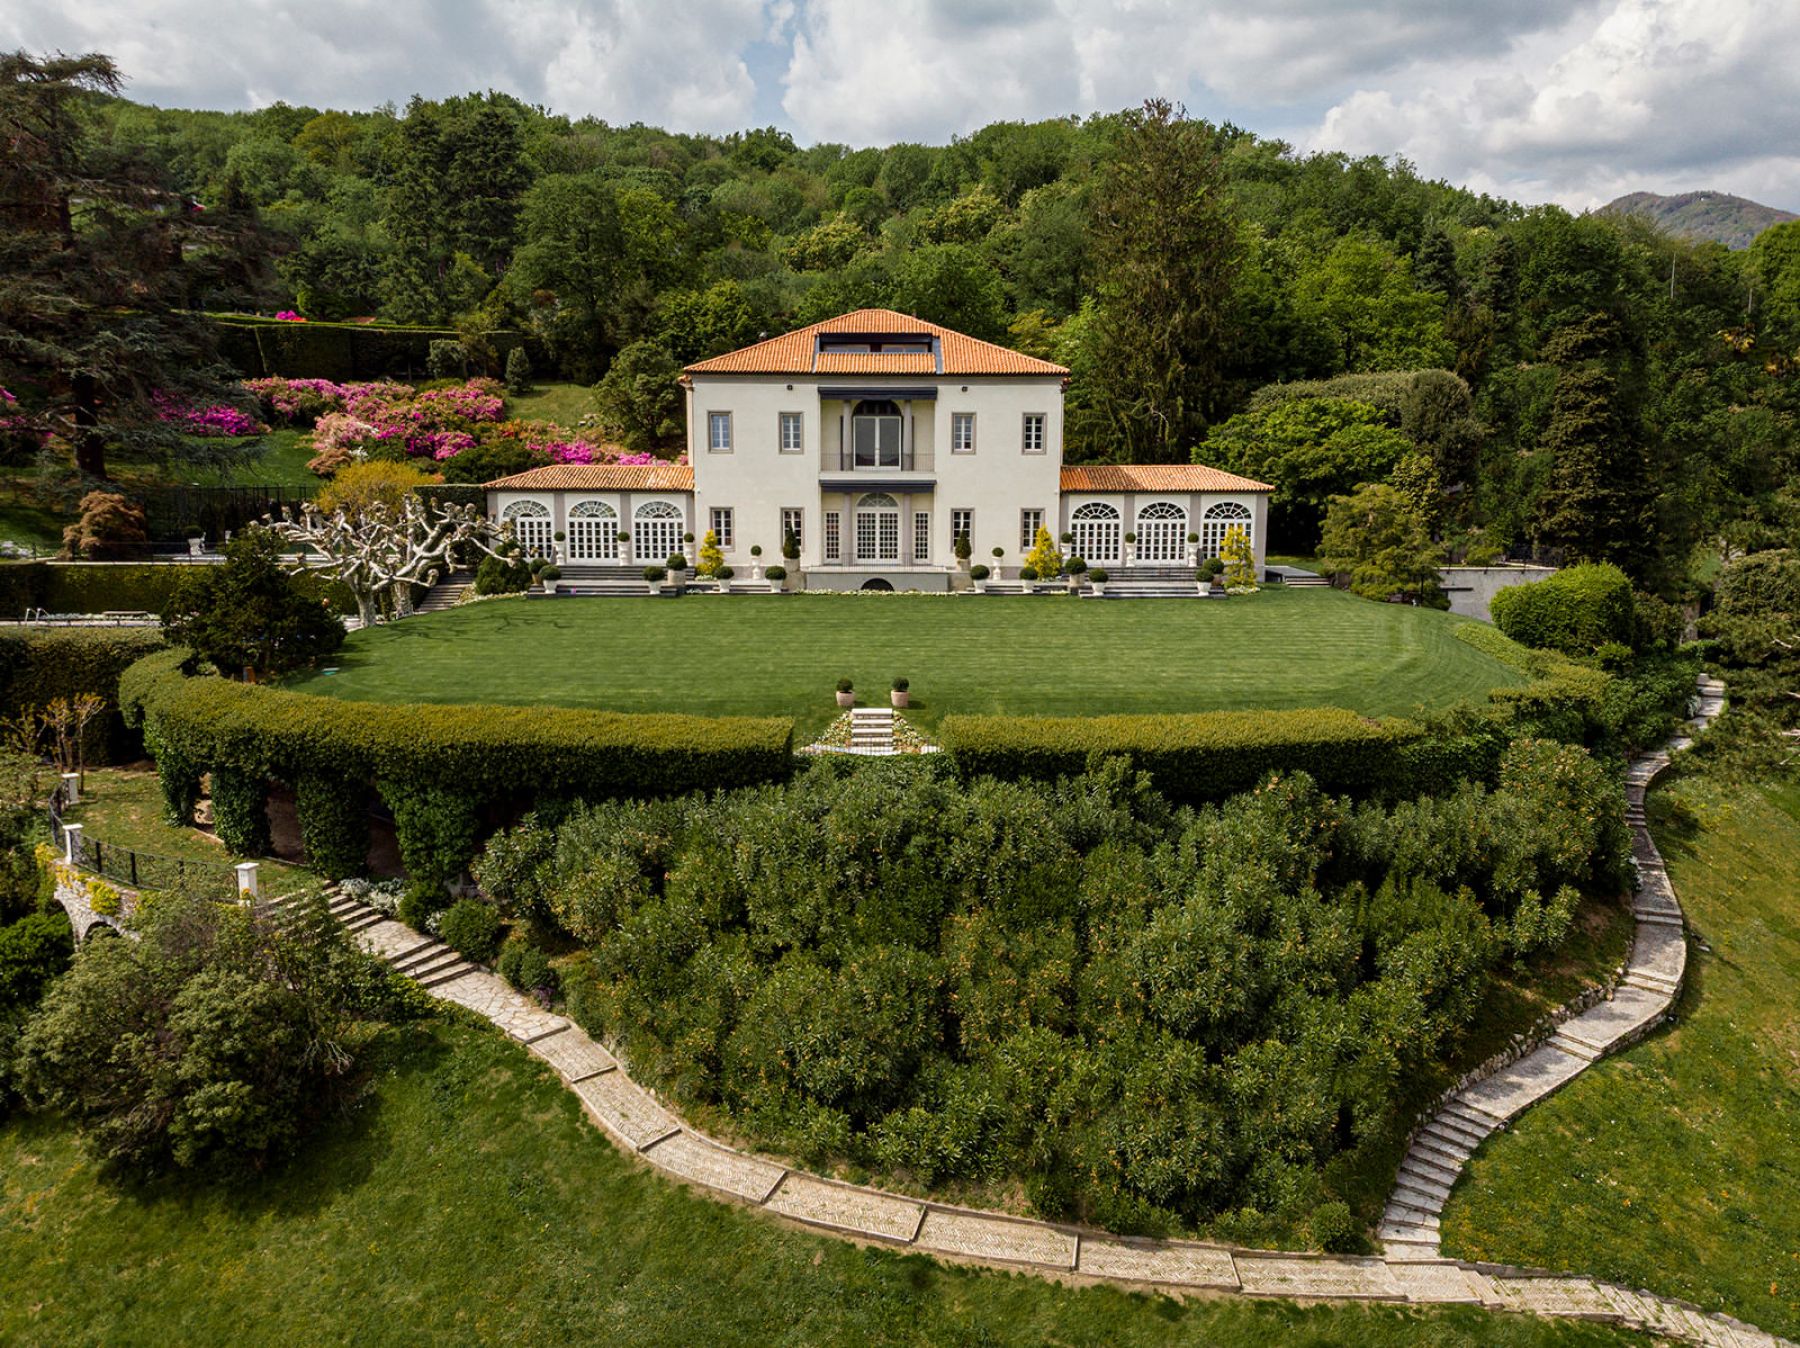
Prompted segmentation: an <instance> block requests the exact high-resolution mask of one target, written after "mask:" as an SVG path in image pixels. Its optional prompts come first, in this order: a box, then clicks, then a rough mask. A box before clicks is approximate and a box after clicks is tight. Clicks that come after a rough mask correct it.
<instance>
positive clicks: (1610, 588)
mask: <svg viewBox="0 0 1800 1348" xmlns="http://www.w3.org/2000/svg"><path fill="white" fill-rule="evenodd" d="M1633 611H1634V605H1633V601H1632V595H1631V580H1630V578H1629V577H1628V576H1627V575H1626V574H1625V573H1624V572H1623V571H1621V570H1619V568H1618V567H1616V566H1612V565H1610V564H1606V563H1601V564H1597V565H1596V564H1589V565H1583V566H1570V567H1565V568H1563V569H1562V570H1561V571H1558V572H1557V573H1556V574H1555V575H1553V576H1546V577H1545V578H1544V579H1543V580H1537V581H1532V582H1530V583H1529V584H1526V585H1512V586H1509V587H1507V588H1506V589H1504V590H1501V591H1500V592H1499V593H1498V594H1496V595H1495V596H1494V597H1493V598H1492V599H1491V600H1489V601H1488V612H1489V613H1490V614H1492V615H1493V618H1494V626H1496V627H1498V628H1499V629H1500V630H1501V631H1502V632H1504V633H1506V635H1507V636H1509V637H1511V638H1512V639H1513V640H1514V641H1517V642H1520V643H1522V644H1523V645H1526V646H1530V647H1533V648H1534V649H1537V650H1553V651H1563V652H1565V653H1566V654H1569V655H1591V654H1592V653H1593V652H1594V651H1595V650H1597V649H1598V648H1599V647H1601V646H1604V645H1606V644H1608V643H1609V642H1617V643H1618V644H1620V645H1626V646H1629V645H1630V644H1631V641H1632V634H1633V622H1632V616H1633Z"/></svg>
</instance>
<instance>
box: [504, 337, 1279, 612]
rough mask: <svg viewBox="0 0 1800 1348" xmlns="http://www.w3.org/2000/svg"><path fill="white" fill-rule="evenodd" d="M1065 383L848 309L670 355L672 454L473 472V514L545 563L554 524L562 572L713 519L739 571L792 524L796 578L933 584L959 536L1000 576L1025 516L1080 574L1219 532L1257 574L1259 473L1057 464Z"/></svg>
mask: <svg viewBox="0 0 1800 1348" xmlns="http://www.w3.org/2000/svg"><path fill="white" fill-rule="evenodd" d="M1068 375H1069V372H1068V370H1066V369H1065V368H1063V367H1062V366H1060V365H1056V364H1053V363H1052V362H1050V361H1046V360H1039V359H1037V358H1036V357H1033V356H1027V355H1024V354H1022V353H1020V352H1017V351H1011V350H1008V349H1007V348H1006V347H1003V346H997V345H995V344H994V343H992V342H983V341H978V340H976V339H975V338H973V337H968V336H965V335H964V334H962V333H959V332H953V331H951V330H950V329H949V328H945V327H941V326H939V325H938V324H936V323H927V322H925V321H924V320H922V319H918V318H913V317H910V316H908V315H906V314H901V313H896V312H894V311H893V310H891V309H859V310H857V311H856V312H855V313H850V314H845V315H843V316H842V317H839V318H834V319H829V320H827V321H826V322H823V323H815V324H813V325H811V326H810V327H805V328H800V329H797V330H796V331H794V332H789V333H785V334H783V335H782V336H779V337H773V338H770V339H769V340H767V341H762V342H758V343H756V344H755V345H754V346H747V347H744V348H743V349H742V350H739V351H731V352H728V353H726V354H725V355H722V356H715V357H713V358H712V359H710V360H703V361H699V362H697V363H696V364H693V365H690V366H688V367H687V369H686V370H685V372H684V374H683V378H682V383H683V386H684V388H685V390H686V395H687V425H688V466H680V465H650V466H644V467H628V466H623V465H601V464H594V465H574V464H569V465H554V466H551V467H546V468H534V469H531V470H530V471H528V472H524V473H518V474H515V475H513V476H511V477H505V478H501V479H499V480H498V481H494V482H490V483H488V484H487V492H488V509H489V513H490V514H491V515H492V516H493V517H494V518H496V519H507V520H511V521H512V522H513V526H514V531H515V535H516V537H518V539H519V540H520V541H521V542H522V543H523V544H524V545H525V546H526V547H527V548H528V549H533V550H536V551H539V552H542V553H544V554H546V555H549V554H550V553H551V552H552V550H553V546H554V545H553V539H554V537H555V535H556V534H558V533H562V534H563V535H564V538H565V541H564V542H563V543H562V545H561V546H560V548H559V549H557V550H558V551H560V552H561V554H562V557H563V561H564V572H565V574H566V575H571V576H574V575H579V574H581V573H582V571H583V570H585V569H592V570H593V571H595V572H599V571H601V570H604V569H609V568H610V569H618V570H624V569H625V568H639V567H642V566H644V565H646V564H648V563H656V562H661V561H662V560H663V559H664V558H666V557H668V556H669V554H671V553H674V552H680V551H683V550H684V545H683V535H685V534H689V533H691V534H693V535H694V537H695V538H696V539H699V538H703V537H704V536H705V534H706V532H707V531H708V530H711V531H712V532H714V533H716V534H717V535H718V538H719V544H720V547H721V548H722V549H723V550H724V553H725V556H726V559H727V560H728V561H729V562H730V563H731V565H732V566H733V567H734V568H736V569H738V570H739V571H740V573H741V572H742V571H743V570H744V568H746V567H747V566H748V564H749V562H750V559H751V554H750V549H751V547H752V546H760V547H761V548H762V561H763V562H765V563H770V562H775V561H779V560H780V559H781V544H782V540H783V538H784V537H786V536H787V535H789V534H792V535H793V537H794V538H796V539H798V540H799V544H800V561H799V569H800V572H801V574H802V575H803V577H804V583H805V586H806V588H808V589H831V590H849V589H864V588H873V589H887V588H890V587H891V588H893V589H904V590H946V589H949V588H950V586H951V578H952V576H953V575H954V574H955V573H956V571H957V560H956V556H955V551H954V540H955V539H956V537H957V536H958V535H961V534H967V535H968V538H969V541H970V545H971V553H972V558H971V560H972V561H974V562H980V563H985V564H987V565H988V566H990V567H995V568H996V570H997V572H998V573H1001V574H1005V575H1008V576H1013V575H1016V574H1017V572H1018V568H1019V567H1020V566H1021V565H1023V563H1024V559H1025V553H1026V552H1027V551H1028V550H1029V549H1030V547H1031V545H1032V541H1033V539H1034V538H1035V536H1036V534H1037V530H1038V529H1039V528H1040V527H1043V528H1047V529H1048V530H1049V531H1050V533H1051V536H1052V537H1055V538H1060V537H1061V535H1062V534H1064V533H1068V534H1071V535H1073V539H1074V541H1073V543H1072V544H1071V545H1069V546H1068V547H1066V548H1065V552H1072V553H1074V554H1075V555H1078V556H1080V557H1082V558H1084V559H1085V560H1086V561H1087V562H1088V564H1089V565H1090V566H1098V567H1105V568H1108V569H1112V570H1115V572H1119V571H1122V572H1123V574H1132V573H1134V572H1137V573H1142V574H1145V575H1150V574H1155V573H1156V571H1157V570H1158V569H1162V570H1164V571H1165V572H1166V573H1167V574H1171V575H1173V574H1174V573H1175V571H1176V569H1178V568H1187V567H1191V566H1193V565H1194V563H1195V560H1196V559H1197V558H1205V557H1213V556H1217V555H1218V553H1219V548H1220V545H1221V544H1222V543H1223V541H1224V538H1225V533H1226V531H1227V530H1228V529H1229V528H1231V527H1232V526H1233V525H1237V526H1241V527H1242V528H1244V529H1245V530H1246V531H1247V532H1248V534H1249V536H1250V541H1251V545H1252V547H1253V548H1254V550H1255V553H1256V564H1257V569H1258V571H1259V572H1260V571H1261V570H1262V567H1263V561H1264V546H1265V543H1264V539H1265V534H1266V532H1267V520H1268V502H1269V493H1270V491H1271V488H1270V487H1269V485H1268V484H1266V483H1262V482H1255V481H1252V480H1251V479H1249V478H1245V477H1239V476H1237V475H1235V474H1232V473H1227V472H1223V471H1221V470H1220V469H1217V468H1208V467H1205V466H1203V465H1200V464H1107V465H1088V466H1079V467H1064V466H1063V462H1062V448H1063V442H1062V429H1063V391H1064V388H1065V387H1066V385H1067V382H1068ZM1127 534H1132V535H1135V539H1136V541H1135V544H1133V543H1128V542H1127V541H1126V537H1125V536H1126V535H1127ZM1189 535H1195V536H1197V539H1198V541H1197V542H1196V543H1193V544H1190V543H1189V542H1188V538H1189ZM996 548H999V549H1001V550H1002V555H1001V558H1000V560H999V562H998V564H996V561H995V558H994V555H993V554H994V550H995V549H996ZM690 555H691V553H690Z"/></svg>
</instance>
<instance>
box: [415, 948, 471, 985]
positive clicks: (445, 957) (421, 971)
mask: <svg viewBox="0 0 1800 1348" xmlns="http://www.w3.org/2000/svg"><path fill="white" fill-rule="evenodd" d="M464 962H465V961H464V960H463V957H462V956H461V955H459V954H457V953H456V952H455V951H454V950H451V949H448V948H446V949H445V950H444V953H443V954H441V955H435V956H433V957H432V958H431V959H428V960H422V961H420V962H419V963H418V964H415V965H413V966H412V968H410V969H408V970H406V971H405V972H406V976H407V977H408V978H416V979H419V980H421V981H423V980H425V979H428V978H432V977H434V976H436V975H437V974H441V973H443V972H444V971H445V970H446V969H452V968H455V967H456V966H457V965H459V964H462V963H464Z"/></svg>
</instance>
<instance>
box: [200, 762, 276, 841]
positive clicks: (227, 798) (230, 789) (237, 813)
mask: <svg viewBox="0 0 1800 1348" xmlns="http://www.w3.org/2000/svg"><path fill="white" fill-rule="evenodd" d="M212 807H213V832H214V833H216V834H218V836H219V841H220V842H222V843H224V844H225V848H226V850H227V851H229V852H230V853H231V854H232V855H233V856H237V857H261V856H267V855H268V854H269V779H268V777H267V776H265V775H264V774H263V773H260V772H253V771H252V772H246V771H244V770H242V769H241V768H233V767H226V766H223V765H220V766H216V767H214V768H213V769H212Z"/></svg>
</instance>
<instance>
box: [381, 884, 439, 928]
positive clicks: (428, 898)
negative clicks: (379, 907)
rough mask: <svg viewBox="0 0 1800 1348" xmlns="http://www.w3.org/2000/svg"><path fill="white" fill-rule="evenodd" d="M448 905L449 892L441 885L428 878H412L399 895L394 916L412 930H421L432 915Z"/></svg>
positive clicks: (425, 926) (426, 925)
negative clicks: (403, 891) (404, 890)
mask: <svg viewBox="0 0 1800 1348" xmlns="http://www.w3.org/2000/svg"><path fill="white" fill-rule="evenodd" d="M449 906H450V892H449V891H448V890H446V889H445V888H444V887H443V886H442V885H440V884H436V883H434V882H432V881H429V880H414V881H412V882H411V883H409V884H408V885H407V886H406V893H404V894H402V895H401V896H400V902H399V904H398V905H397V906H396V907H395V909H394V916H395V917H397V918H399V919H400V920H401V921H402V922H404V923H405V924H406V925H407V926H409V927H411V928H412V929H413V930H414V931H417V932H423V931H425V930H426V929H427V927H428V925H429V924H430V922H431V918H432V915H433V914H435V913H441V912H443V911H444V909H446V908H448V907H449Z"/></svg>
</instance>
